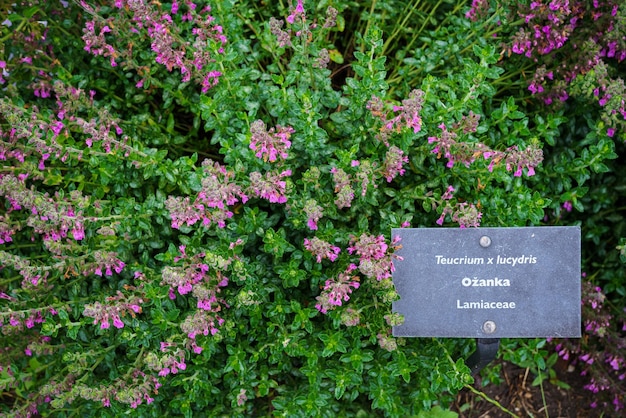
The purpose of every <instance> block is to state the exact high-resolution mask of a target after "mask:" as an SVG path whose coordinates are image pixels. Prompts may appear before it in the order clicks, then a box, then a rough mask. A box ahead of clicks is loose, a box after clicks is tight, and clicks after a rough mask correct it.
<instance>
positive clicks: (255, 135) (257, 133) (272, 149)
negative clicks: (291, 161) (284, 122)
mask: <svg viewBox="0 0 626 418" xmlns="http://www.w3.org/2000/svg"><path fill="white" fill-rule="evenodd" d="M293 132H294V130H293V128H291V127H289V126H287V127H283V126H280V125H278V126H276V128H270V130H269V131H267V128H266V126H265V124H264V123H263V121H261V120H257V121H254V122H252V124H251V125H250V133H251V134H252V138H251V139H250V148H251V149H252V150H254V151H256V154H255V155H256V156H257V157H258V158H262V159H263V161H268V160H269V161H270V162H272V163H273V162H275V161H276V160H277V159H278V158H279V157H280V158H281V159H283V160H285V159H287V156H288V154H287V150H288V149H289V148H290V147H291V141H290V140H289V138H290V137H291V134H292V133H293Z"/></svg>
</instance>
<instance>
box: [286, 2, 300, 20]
mask: <svg viewBox="0 0 626 418" xmlns="http://www.w3.org/2000/svg"><path fill="white" fill-rule="evenodd" d="M298 16H301V19H302V20H303V21H304V5H303V4H302V0H298V4H297V5H296V8H295V9H294V10H293V12H291V14H290V15H289V16H287V19H286V20H287V22H289V23H291V24H292V25H293V23H294V22H295V20H296V17H298Z"/></svg>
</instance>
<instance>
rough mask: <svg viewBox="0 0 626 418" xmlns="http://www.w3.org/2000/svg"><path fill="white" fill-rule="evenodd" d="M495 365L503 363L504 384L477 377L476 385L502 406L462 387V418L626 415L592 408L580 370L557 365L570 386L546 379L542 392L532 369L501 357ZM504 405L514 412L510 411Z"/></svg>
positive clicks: (459, 406)
mask: <svg viewBox="0 0 626 418" xmlns="http://www.w3.org/2000/svg"><path fill="white" fill-rule="evenodd" d="M492 364H493V365H495V366H498V365H500V367H501V371H500V376H501V378H502V383H501V384H498V385H496V384H490V383H488V384H486V385H483V379H482V378H481V376H477V377H475V382H474V385H473V387H474V388H475V389H477V391H479V392H482V393H483V394H485V395H486V396H487V397H489V398H490V399H491V400H495V401H496V402H497V403H499V404H500V405H501V407H500V406H497V405H494V404H493V403H491V402H489V401H488V400H486V399H485V398H484V397H483V396H482V395H480V394H477V393H475V392H473V391H471V390H469V389H463V390H462V391H461V392H460V393H459V394H458V396H457V398H456V401H455V403H454V405H453V406H452V410H453V411H455V412H457V413H458V414H459V417H460V418H501V417H502V418H504V417H512V416H517V417H520V418H522V417H524V418H525V417H534V418H541V417H546V418H547V417H549V418H595V417H604V418H612V417H623V416H625V415H622V413H624V411H620V412H619V413H615V412H612V413H611V412H610V411H609V412H607V411H606V410H605V411H601V410H599V409H593V408H591V407H590V403H591V402H592V397H591V392H589V391H588V390H586V389H585V388H584V387H583V386H584V385H585V384H586V381H585V380H583V378H582V377H581V376H580V372H578V371H575V370H568V369H567V366H564V367H557V368H556V369H555V370H556V371H557V376H556V377H557V380H558V381H560V382H564V383H566V384H567V385H569V386H570V388H569V389H563V388H561V387H559V386H557V385H555V384H552V383H550V382H548V381H547V380H544V382H543V394H542V388H541V386H540V385H537V386H533V385H532V382H533V380H534V379H535V375H534V374H533V373H532V372H531V371H530V370H529V369H523V368H520V367H518V366H515V365H513V364H510V363H506V362H503V361H501V360H498V361H495V362H494V363H492ZM489 367H491V365H490V366H489ZM502 407H504V408H506V409H507V410H508V411H510V412H511V413H507V412H506V411H504V410H503V409H502Z"/></svg>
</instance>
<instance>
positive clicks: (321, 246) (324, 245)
mask: <svg viewBox="0 0 626 418" xmlns="http://www.w3.org/2000/svg"><path fill="white" fill-rule="evenodd" d="M304 248H306V249H307V250H308V251H310V252H311V253H312V254H313V255H314V256H315V257H316V259H317V262H318V263H321V262H322V260H323V259H325V258H327V259H329V260H330V261H335V260H336V259H337V257H338V256H339V253H340V252H341V248H339V247H336V246H334V245H332V244H330V243H328V242H326V241H323V240H321V239H319V238H317V237H313V238H311V239H310V240H309V239H308V238H305V239H304Z"/></svg>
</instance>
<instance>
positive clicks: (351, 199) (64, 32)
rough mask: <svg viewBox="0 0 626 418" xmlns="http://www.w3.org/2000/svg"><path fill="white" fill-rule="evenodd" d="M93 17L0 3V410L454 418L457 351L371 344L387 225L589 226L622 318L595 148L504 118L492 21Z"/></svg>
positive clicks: (377, 329) (513, 80) (344, 14)
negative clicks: (2, 15)
mask: <svg viewBox="0 0 626 418" xmlns="http://www.w3.org/2000/svg"><path fill="white" fill-rule="evenodd" d="M31 3H32V2H31ZM119 5H122V7H119ZM119 5H118V4H116V3H115V2H102V1H98V2H94V4H87V3H80V4H78V3H67V4H65V3H63V2H61V3H58V4H57V3H50V2H47V3H46V2H40V3H39V2H35V3H32V4H29V5H26V4H22V3H19V2H18V3H15V4H11V5H9V4H8V3H7V4H6V5H3V6H2V7H3V9H7V10H8V11H10V13H9V14H8V16H9V18H8V20H9V21H10V22H11V26H10V28H9V25H8V24H3V26H2V37H3V40H10V41H11V42H4V43H3V46H2V49H0V63H1V64H2V67H1V68H2V70H3V72H2V76H1V77H2V84H3V90H2V91H1V93H0V128H1V131H0V133H1V135H2V136H1V138H0V158H1V159H2V166H1V167H0V195H1V196H2V199H1V200H0V265H1V266H2V268H1V269H0V304H1V306H2V310H1V311H0V312H1V313H0V325H1V327H0V332H1V333H2V346H3V347H4V348H5V349H4V351H3V352H2V354H1V355H0V387H1V388H2V389H3V393H6V395H2V397H1V398H0V400H1V401H2V402H0V412H2V413H7V414H9V413H10V414H14V415H17V416H26V415H28V413H31V412H33V411H35V410H37V411H39V413H41V414H42V415H55V416H72V415H81V416H91V415H94V416H119V415H122V414H139V415H141V416H157V415H163V414H170V415H181V416H198V415H204V416H289V417H291V416H316V417H317V416H418V417H449V416H450V417H451V416H455V414H454V413H451V412H448V411H446V410H445V408H446V407H447V405H448V404H449V403H450V402H451V400H452V399H453V398H454V395H455V393H456V392H457V391H458V390H460V389H461V388H462V387H464V386H465V385H467V384H468V383H470V382H471V380H472V379H471V377H470V375H469V369H468V368H467V367H466V366H465V364H464V361H463V359H464V358H466V357H467V356H468V354H469V353H468V351H469V350H470V347H471V342H468V341H464V340H455V339H443V340H438V339H404V338H394V337H393V336H392V335H391V326H392V324H393V323H394V322H396V321H397V320H398V318H396V317H394V315H393V313H392V312H391V303H392V302H393V301H394V300H395V299H396V298H397V294H396V292H395V290H394V287H393V283H392V280H391V272H392V271H393V267H392V266H393V260H394V250H395V248H396V247H397V245H398V243H397V241H396V240H395V239H394V237H391V236H390V230H391V228H394V227H399V226H409V225H410V226H412V227H424V226H428V227H432V226H435V225H437V224H439V225H444V224H445V225H448V226H455V227H458V226H460V227H471V226H479V225H486V226H524V225H541V224H565V223H568V222H571V223H575V222H582V221H581V220H579V219H575V218H573V217H572V218H571V219H570V218H568V216H571V215H568V213H569V212H567V209H568V208H570V209H571V208H574V209H576V210H577V211H579V212H581V213H583V214H588V213H592V214H593V216H592V217H591V218H590V219H589V221H588V222H587V223H586V224H585V225H586V226H587V227H588V230H587V231H588V232H587V239H588V240H590V242H593V243H594V246H595V248H597V251H598V252H597V253H596V252H590V253H589V255H588V256H587V257H588V260H589V261H586V263H587V264H588V265H590V266H595V265H594V264H593V263H594V262H596V260H598V259H597V258H596V257H597V255H596V254H602V255H607V258H606V260H607V262H606V265H605V266H603V268H605V267H606V268H605V269H604V270H601V269H598V272H597V273H595V272H594V274H593V277H594V279H595V280H598V281H599V282H601V283H602V284H605V285H606V288H607V292H611V293H614V294H616V295H619V298H623V297H624V295H625V292H624V287H623V280H621V273H616V274H615V275H613V276H611V274H610V273H609V271H611V272H612V273H614V272H615V271H613V270H611V268H613V267H615V266H616V265H617V264H616V263H617V260H618V258H619V257H620V254H618V252H617V251H614V252H612V253H611V251H613V250H614V249H615V247H616V246H617V242H616V241H615V242H613V241H611V243H610V244H605V243H604V242H602V239H603V237H605V236H607V235H611V234H612V239H613V240H617V239H618V238H619V237H621V235H620V232H621V229H620V228H621V227H620V228H618V229H617V230H616V229H611V228H610V227H608V228H607V227H606V225H604V224H603V223H602V222H601V219H602V217H603V216H605V215H606V214H610V220H611V222H614V223H615V224H616V225H620V226H621V222H622V217H621V215H619V209H616V208H618V207H620V206H619V205H618V202H619V199H620V196H621V194H620V193H621V191H623V187H622V183H621V180H620V179H619V176H617V175H616V174H615V173H618V169H619V163H617V162H616V161H614V159H615V158H616V157H617V153H618V152H619V151H621V150H620V147H621V146H622V145H621V144H617V145H616V143H615V141H614V140H613V139H611V138H609V136H608V135H607V133H606V130H605V129H603V128H602V126H601V123H602V122H603V121H602V118H601V116H600V115H599V114H598V113H597V112H593V111H589V110H585V111H581V110H578V107H576V106H572V107H571V108H569V107H567V106H566V107H561V108H557V109H552V110H551V111H544V110H543V109H541V110H537V108H534V107H533V106H529V105H528V103H527V100H526V99H528V98H520V96H519V95H518V94H517V92H518V91H519V88H520V83H521V81H520V80H519V78H520V74H519V73H518V72H516V71H517V70H516V71H512V70H511V68H510V67H511V66H510V64H509V62H508V61H507V60H503V56H502V54H501V52H500V40H499V39H495V38H493V37H492V36H491V35H493V34H494V33H495V32H492V29H493V28H492V26H491V25H494V24H495V23H494V22H496V21H497V20H498V19H502V21H503V22H504V23H506V24H513V23H511V22H509V21H508V20H507V19H506V18H505V15H506V14H505V11H504V9H502V8H500V7H498V8H497V9H495V11H493V16H492V17H489V18H488V19H487V20H485V21H483V22H472V21H470V20H468V19H466V18H465V17H464V16H463V13H464V12H466V11H467V10H466V9H467V7H466V6H465V4H464V2H455V1H439V2H430V1H428V2H419V1H415V2H404V1H387V2H376V1H372V2H366V3H363V4H359V3H358V2H333V1H322V2H318V3H314V2H305V3H304V4H303V5H302V3H301V2H296V3H295V4H291V3H284V2H279V3H277V4H272V5H265V4H263V5H261V4H260V3H258V2H245V1H244V2H234V1H219V2H214V4H210V6H211V7H210V8H207V7H205V6H208V5H207V4H206V3H205V2H199V4H198V7H197V8H195V9H194V8H191V7H189V5H188V4H178V3H176V2H174V4H172V3H163V4H161V3H158V2H157V3H149V2H145V3H142V2H126V1H122V2H119ZM301 5H302V8H300V6H301ZM177 7H178V8H179V10H178V11H176V10H175V9H176V8H177ZM167 16H169V17H167ZM42 22H45V23H42ZM398 22H400V23H398ZM505 26H506V25H505ZM509 29H510V27H508V26H507V28H505V29H503V31H505V30H509ZM86 46H87V47H86ZM44 51H46V52H45V53H44ZM585 82H586V83H592V82H593V80H591V81H590V80H587V81H585ZM581 83H582V82H581ZM5 87H6V88H5ZM581 91H582V87H581ZM585 97H586V96H585V94H583V93H581V94H580V95H579V96H577V98H576V100H579V101H581V103H584V100H585ZM615 191H617V192H618V193H614V192H615ZM620 245H623V243H620ZM620 248H621V247H620ZM594 251H595V250H594ZM609 254H611V255H610V256H609ZM621 256H622V257H623V254H621ZM609 263H610V265H609ZM619 298H618V299H619ZM619 300H621V299H619ZM544 345H545V341H544V340H528V341H524V342H517V341H510V342H508V343H507V344H505V350H504V353H505V354H504V355H505V357H506V358H507V359H509V360H511V361H514V362H516V363H518V364H521V365H525V367H535V368H537V369H538V370H541V371H542V372H543V371H545V373H544V374H543V375H544V376H547V377H550V378H551V377H553V376H552V374H551V371H550V369H551V367H552V365H553V364H554V361H555V360H556V357H555V356H554V355H553V354H552V355H551V354H550V353H549V352H548V351H547V349H546V347H545V346H544Z"/></svg>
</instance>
